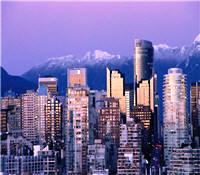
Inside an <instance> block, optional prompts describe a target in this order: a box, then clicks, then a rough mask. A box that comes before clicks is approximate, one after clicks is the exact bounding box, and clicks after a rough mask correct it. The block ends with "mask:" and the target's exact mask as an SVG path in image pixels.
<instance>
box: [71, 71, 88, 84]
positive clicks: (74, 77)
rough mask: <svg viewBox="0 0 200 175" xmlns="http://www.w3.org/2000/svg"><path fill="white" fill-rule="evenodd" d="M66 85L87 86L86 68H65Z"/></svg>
mask: <svg viewBox="0 0 200 175" xmlns="http://www.w3.org/2000/svg"><path fill="white" fill-rule="evenodd" d="M67 82H68V84H67V86H68V87H74V86H76V85H79V86H87V70H86V68H74V69H68V70H67Z"/></svg>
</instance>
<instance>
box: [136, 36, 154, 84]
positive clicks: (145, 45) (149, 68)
mask: <svg viewBox="0 0 200 175" xmlns="http://www.w3.org/2000/svg"><path fill="white" fill-rule="evenodd" d="M134 55H135V59H134V79H135V82H136V83H139V82H141V81H142V80H150V79H151V77H152V74H153V46H152V43H151V42H150V41H146V40H139V39H136V40H135V54H134Z"/></svg>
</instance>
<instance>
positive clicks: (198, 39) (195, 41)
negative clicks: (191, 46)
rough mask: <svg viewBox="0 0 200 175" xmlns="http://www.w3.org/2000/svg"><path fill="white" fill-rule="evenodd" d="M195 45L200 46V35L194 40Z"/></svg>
mask: <svg viewBox="0 0 200 175" xmlns="http://www.w3.org/2000/svg"><path fill="white" fill-rule="evenodd" d="M193 43H195V44H196V43H199V44H200V33H199V34H198V35H197V36H196V38H195V39H194V41H193Z"/></svg>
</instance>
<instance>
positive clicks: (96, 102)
mask: <svg viewBox="0 0 200 175" xmlns="http://www.w3.org/2000/svg"><path fill="white" fill-rule="evenodd" d="M105 97H106V92H105V91H98V90H90V91H89V140H90V141H89V143H90V144H93V143H94V140H95V139H96V138H98V116H99V113H98V111H99V109H100V104H101V102H102V100H103V99H104V98H105Z"/></svg>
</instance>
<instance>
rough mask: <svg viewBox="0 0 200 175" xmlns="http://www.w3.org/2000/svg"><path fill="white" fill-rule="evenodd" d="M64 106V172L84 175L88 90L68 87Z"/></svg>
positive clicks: (87, 131)
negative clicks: (65, 119)
mask: <svg viewBox="0 0 200 175" xmlns="http://www.w3.org/2000/svg"><path fill="white" fill-rule="evenodd" d="M66 105H67V106H66V110H67V111H66V117H67V121H66V130H67V131H66V150H67V151H66V171H67V174H86V173H87V145H88V143H89V90H88V89H87V88H85V87H82V86H76V87H68V89H67V104H66Z"/></svg>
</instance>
